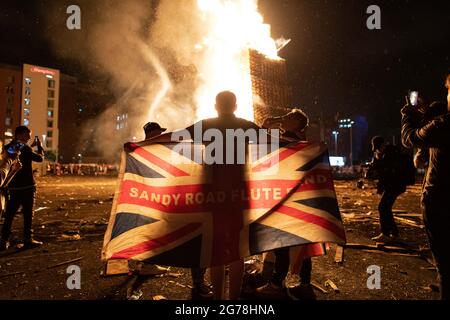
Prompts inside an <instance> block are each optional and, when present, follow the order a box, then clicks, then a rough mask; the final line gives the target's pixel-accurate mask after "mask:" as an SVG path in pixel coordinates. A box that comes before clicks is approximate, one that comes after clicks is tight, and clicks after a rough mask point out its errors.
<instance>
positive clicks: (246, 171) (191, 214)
mask: <svg viewBox="0 0 450 320" xmlns="http://www.w3.org/2000/svg"><path fill="white" fill-rule="evenodd" d="M175 146H176V145H175V144H150V145H144V146H138V145H135V149H134V150H133V151H131V152H123V154H122V162H121V169H120V175H119V184H118V188H117V191H116V193H115V197H114V202H113V207H112V211H111V217H110V221H109V225H108V229H107V231H106V234H105V239H104V246H103V250H102V259H103V260H104V261H109V260H114V259H125V260H136V261H146V262H148V263H154V264H161V265H171V266H180V267H197V266H201V267H210V266H217V265H223V264H227V263H229V262H232V261H235V260H237V259H239V258H240V257H248V256H251V255H255V254H259V253H262V252H266V251H270V250H273V249H276V248H282V247H293V246H298V245H303V244H312V243H338V244H344V243H345V232H344V227H343V224H342V220H341V216H340V212H339V208H338V203H337V200H336V194H335V190H334V183H333V178H332V174H331V168H330V165H329V158H328V150H327V147H326V146H325V145H324V144H317V143H309V142H295V143H291V144H289V145H287V146H283V147H279V148H278V149H277V150H274V151H271V152H270V153H268V154H263V155H260V156H258V152H257V151H255V150H258V149H257V148H255V147H257V146H258V145H249V146H248V148H249V154H250V155H251V156H250V157H249V158H251V160H249V161H247V163H246V164H245V165H241V166H239V165H234V166H227V165H218V166H214V165H206V164H202V163H200V162H198V161H197V162H196V161H194V160H193V159H191V158H192V157H191V156H186V154H183V153H182V152H180V150H179V149H177V148H175ZM189 146H190V148H192V150H193V151H194V152H195V150H196V148H200V149H201V148H204V146H202V145H196V144H189ZM197 151H198V150H197Z"/></svg>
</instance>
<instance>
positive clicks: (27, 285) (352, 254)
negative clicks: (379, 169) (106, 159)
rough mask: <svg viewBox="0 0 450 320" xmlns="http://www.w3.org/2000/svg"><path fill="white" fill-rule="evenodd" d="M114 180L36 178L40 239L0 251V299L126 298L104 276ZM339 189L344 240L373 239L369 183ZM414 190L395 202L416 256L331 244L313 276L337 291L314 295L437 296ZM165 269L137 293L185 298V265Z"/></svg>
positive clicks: (122, 282)
mask: <svg viewBox="0 0 450 320" xmlns="http://www.w3.org/2000/svg"><path fill="white" fill-rule="evenodd" d="M115 184H116V179H115V178H113V177H64V178H56V177H44V178H40V179H39V183H38V196H37V203H36V209H37V210H36V211H37V212H36V214H35V219H34V230H35V235H36V238H38V239H40V240H42V241H44V242H45V244H44V245H43V246H42V247H40V248H36V249H31V250H18V249H16V248H15V247H13V248H12V249H10V250H8V251H7V252H5V253H1V254H0V299H124V297H125V292H126V285H127V282H126V279H127V277H126V276H116V277H108V278H105V277H102V276H101V271H102V263H101V261H100V252H101V247H102V242H103V234H104V231H105V230H106V224H107V221H108V217H109V212H110V209H111V204H112V197H113V193H114V189H115ZM336 189H337V194H338V198H339V204H340V208H341V213H342V215H343V217H344V223H345V227H346V233H347V237H348V242H349V243H357V244H367V245H373V243H372V241H371V240H370V238H371V237H372V236H374V235H376V234H377V233H378V224H377V210H376V208H377V201H378V196H377V195H376V194H375V192H374V190H373V189H370V188H369V189H364V190H361V189H357V188H356V182H355V181H337V182H336ZM419 192H420V186H419V185H417V186H414V187H411V188H410V189H409V190H408V192H407V193H405V194H404V195H402V196H401V197H400V198H399V200H398V201H397V203H396V205H395V207H394V208H395V209H396V216H397V218H399V220H398V222H399V228H400V232H401V236H402V240H403V241H404V242H405V243H407V246H405V244H404V245H402V246H403V247H404V248H409V249H412V250H411V252H412V253H413V254H411V252H409V253H405V252H406V251H405V252H403V251H402V252H390V253H387V252H385V251H383V250H378V249H376V250H374V248H361V247H359V248H358V249H356V248H346V249H345V251H344V262H343V263H342V264H337V263H335V261H334V259H335V250H336V248H335V246H332V247H331V249H330V251H329V253H328V254H327V255H326V256H324V257H318V258H314V259H313V280H314V282H315V283H317V284H319V285H321V286H324V284H325V282H326V281H327V280H331V281H333V283H335V284H336V286H337V287H338V288H339V292H338V293H337V292H334V291H333V290H331V289H330V288H327V290H328V293H322V292H320V291H319V290H317V291H316V294H317V298H318V299H321V300H340V299H345V300H368V299H382V300H397V299H424V300H429V299H437V298H438V293H436V292H433V291H431V290H430V289H429V288H428V286H429V285H430V284H432V283H435V277H436V273H435V270H434V269H433V266H432V265H431V264H430V262H429V261H427V259H426V258H427V255H428V252H427V250H426V248H427V244H426V238H425V233H424V230H423V228H422V222H421V217H420V214H419V213H420V211H419ZM21 231H22V218H21V217H20V215H19V216H18V217H17V218H16V220H15V222H14V232H13V244H18V243H19V242H20V241H21ZM367 249H369V250H367ZM419 250H421V251H420V252H419ZM397 251H398V250H397ZM416 252H419V254H416ZM59 264H62V265H59ZM70 264H75V265H78V266H80V268H81V281H82V287H81V290H69V289H67V287H66V280H67V277H68V274H67V273H66V268H67V266H68V265H70ZM371 265H377V266H379V267H380V268H381V289H380V290H369V289H368V288H367V284H366V283H367V278H368V274H367V268H368V267H369V266H371ZM170 271H171V272H172V273H179V274H180V275H179V276H178V277H172V276H168V277H167V276H166V277H160V278H151V279H148V280H147V281H146V282H145V283H144V285H143V287H142V291H143V296H142V299H152V297H154V296H155V295H163V296H164V297H166V298H167V299H174V300H177V299H190V288H189V286H190V285H191V281H190V273H189V270H186V269H181V268H171V270H170ZM290 281H292V279H291V280H290Z"/></svg>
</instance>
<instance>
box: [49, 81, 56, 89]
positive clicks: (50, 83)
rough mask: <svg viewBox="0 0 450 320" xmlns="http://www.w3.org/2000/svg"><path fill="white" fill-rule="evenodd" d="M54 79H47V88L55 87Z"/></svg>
mask: <svg viewBox="0 0 450 320" xmlns="http://www.w3.org/2000/svg"><path fill="white" fill-rule="evenodd" d="M55 83H56V82H55V80H48V87H49V88H54V87H55Z"/></svg>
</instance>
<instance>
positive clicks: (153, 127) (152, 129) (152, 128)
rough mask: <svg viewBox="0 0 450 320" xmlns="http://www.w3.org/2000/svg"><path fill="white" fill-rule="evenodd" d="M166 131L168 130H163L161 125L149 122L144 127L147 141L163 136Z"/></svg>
mask: <svg viewBox="0 0 450 320" xmlns="http://www.w3.org/2000/svg"><path fill="white" fill-rule="evenodd" d="M166 130H167V129H166V128H161V126H160V125H159V123H156V122H148V123H147V124H146V125H145V126H144V133H145V140H148V139H152V138H154V137H157V136H159V135H161V134H162V133H163V132H165V131H166Z"/></svg>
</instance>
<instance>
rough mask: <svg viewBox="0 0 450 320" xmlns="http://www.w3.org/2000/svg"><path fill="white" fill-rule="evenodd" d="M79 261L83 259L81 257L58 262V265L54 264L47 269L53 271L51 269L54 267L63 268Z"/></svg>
mask: <svg viewBox="0 0 450 320" xmlns="http://www.w3.org/2000/svg"><path fill="white" fill-rule="evenodd" d="M81 259H83V257H80V258H76V259H72V260H69V261H64V262H60V263H58V264H54V265H52V266H49V267H47V269H53V268H56V267H60V266H64V265H66V264H71V263H73V262H77V261H80V260H81Z"/></svg>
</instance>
